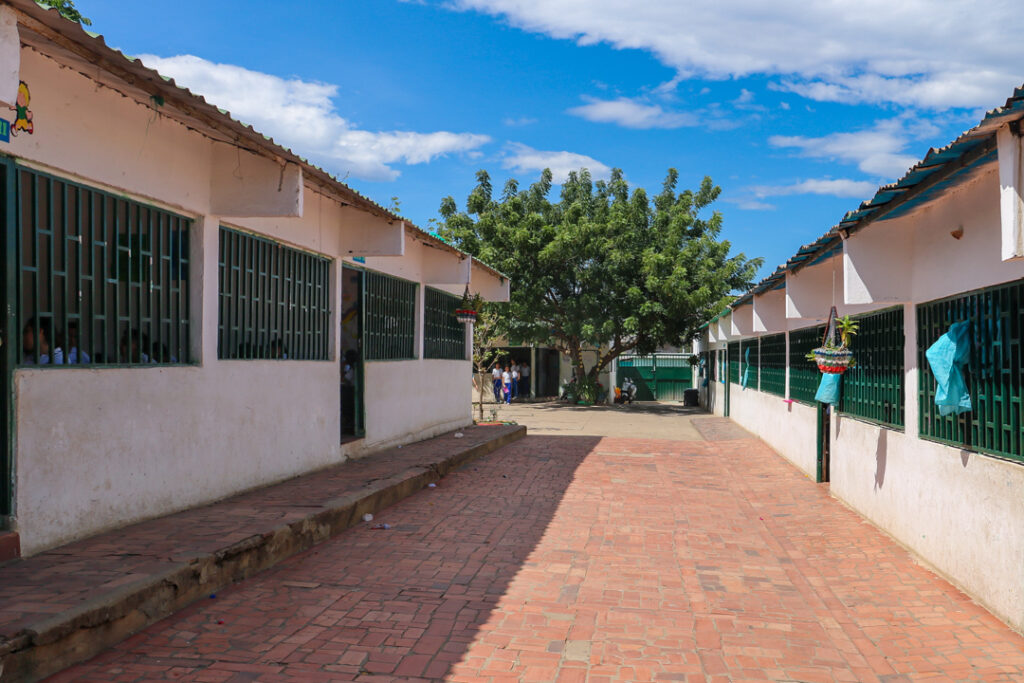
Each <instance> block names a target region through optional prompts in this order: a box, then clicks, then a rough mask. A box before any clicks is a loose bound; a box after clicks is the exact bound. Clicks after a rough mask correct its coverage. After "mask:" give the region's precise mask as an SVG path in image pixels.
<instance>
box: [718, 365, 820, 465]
mask: <svg viewBox="0 0 1024 683" xmlns="http://www.w3.org/2000/svg"><path fill="white" fill-rule="evenodd" d="M752 383H753V382H752ZM730 388H731V393H730V395H729V417H731V418H732V419H733V420H735V421H736V423H737V424H739V425H741V426H742V427H743V428H744V429H747V430H749V431H750V432H751V433H753V434H756V435H757V436H759V437H760V438H761V439H763V440H764V442H765V443H767V444H768V445H769V446H771V447H772V448H774V449H775V450H776V451H778V452H779V453H780V454H781V455H782V456H783V457H784V458H786V460H789V461H790V462H791V463H793V464H794V465H796V466H797V467H798V468H800V470H801V471H803V472H804V473H805V474H806V475H807V476H809V477H811V478H812V479H813V478H814V477H815V476H816V474H817V467H818V450H817V422H816V421H817V414H818V413H817V408H816V407H815V406H811V405H806V404H804V403H800V402H798V401H787V400H786V399H783V398H782V397H781V396H775V395H774V394H769V393H766V392H763V391H757V390H756V389H751V388H748V389H746V390H744V389H743V387H741V386H740V385H739V384H733V385H732V386H731V387H730Z"/></svg>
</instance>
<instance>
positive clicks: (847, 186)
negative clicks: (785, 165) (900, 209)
mask: <svg viewBox="0 0 1024 683" xmlns="http://www.w3.org/2000/svg"><path fill="white" fill-rule="evenodd" d="M749 189H750V191H751V192H752V193H753V194H754V196H755V197H757V198H758V199H764V198H765V197H783V196H786V195H792V194H821V195H829V196H832V197H852V198H854V199H867V198H868V197H872V196H874V194H875V191H876V190H877V189H878V186H877V185H875V184H874V183H872V182H870V181H868V180H850V179H848V178H834V179H833V178H812V179H809V180H801V181H799V182H796V183H793V184H791V185H755V186H754V187H751V188H749Z"/></svg>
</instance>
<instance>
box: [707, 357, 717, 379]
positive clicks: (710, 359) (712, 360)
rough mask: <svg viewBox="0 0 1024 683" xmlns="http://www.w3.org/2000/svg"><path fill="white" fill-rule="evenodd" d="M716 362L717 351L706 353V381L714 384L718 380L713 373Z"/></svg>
mask: <svg viewBox="0 0 1024 683" xmlns="http://www.w3.org/2000/svg"><path fill="white" fill-rule="evenodd" d="M716 360H718V351H708V381H710V382H714V381H715V380H717V379H718V377H717V373H716V372H715V361H716Z"/></svg>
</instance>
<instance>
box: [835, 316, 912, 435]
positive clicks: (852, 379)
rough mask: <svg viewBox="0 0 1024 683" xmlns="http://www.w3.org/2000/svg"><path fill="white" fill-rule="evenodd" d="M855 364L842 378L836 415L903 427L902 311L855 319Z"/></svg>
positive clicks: (852, 342)
mask: <svg viewBox="0 0 1024 683" xmlns="http://www.w3.org/2000/svg"><path fill="white" fill-rule="evenodd" d="M857 321H858V322H859V323H860V329H859V331H858V332H857V335H856V336H855V337H854V338H853V340H852V341H851V342H850V346H851V347H852V349H853V358H854V360H855V361H856V365H854V367H852V368H850V369H849V370H847V371H846V373H845V374H844V375H843V390H842V398H841V400H840V402H839V412H841V413H843V414H846V415H852V416H854V417H859V418H863V419H865V420H870V421H871V422H877V423H879V424H882V425H886V426H889V427H897V428H902V427H903V400H904V398H903V374H904V363H903V348H904V344H905V341H904V335H903V308H902V307H900V308H893V309H889V310H887V311H880V312H877V313H870V314H867V315H862V316H857Z"/></svg>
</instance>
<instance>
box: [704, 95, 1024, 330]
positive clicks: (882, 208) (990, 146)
mask: <svg viewBox="0 0 1024 683" xmlns="http://www.w3.org/2000/svg"><path fill="white" fill-rule="evenodd" d="M1022 119H1024V86H1022V87H1019V88H1016V89H1014V91H1013V95H1012V96H1011V97H1010V98H1008V99H1007V100H1006V104H1004V105H1003V106H1002V107H997V108H995V109H992V110H990V111H988V112H987V113H986V114H985V116H984V118H983V119H982V120H981V122H980V123H979V124H978V125H976V126H974V127H973V128H971V129H969V130H967V131H965V132H964V133H962V134H961V135H960V136H959V137H957V138H956V139H955V140H953V141H952V142H951V143H949V144H948V145H946V146H945V147H941V148H938V149H935V148H932V149H930V150H928V153H927V154H926V155H925V156H924V158H923V159H922V160H921V161H919V162H918V163H917V164H915V165H914V166H913V167H911V168H910V169H909V170H908V171H907V172H906V173H905V174H904V175H903V177H902V178H900V179H899V180H897V181H896V182H894V183H890V184H888V185H883V186H881V187H879V188H878V191H877V192H875V194H874V196H873V197H872V198H871V199H869V200H867V201H865V202H862V203H861V205H860V206H859V207H858V208H857V209H855V210H853V211H849V212H847V214H846V215H845V216H843V219H842V220H841V221H840V222H839V224H838V225H836V226H834V227H833V228H831V229H830V230H829V231H828V232H826V233H825V234H824V235H822V236H821V237H819V238H818V239H817V240H815V241H814V242H811V243H810V244H805V245H804V246H802V247H800V248H799V249H798V250H797V252H796V254H794V255H793V256H792V257H791V258H790V259H789V260H788V261H786V263H785V264H784V265H781V266H779V267H778V268H776V269H775V271H774V272H773V273H772V274H771V275H769V276H768V277H766V278H764V279H763V280H761V281H760V282H759V283H757V284H756V285H754V286H753V287H751V288H750V289H749V290H748V291H747V292H745V293H744V294H742V295H740V296H739V297H738V298H737V299H736V301H734V302H733V306H735V305H737V303H738V302H742V301H744V300H746V299H747V298H751V297H753V295H755V294H759V293H761V292H764V291H769V290H773V289H781V288H782V287H784V286H785V282H786V279H785V276H786V273H787V272H791V271H794V270H796V269H799V268H803V267H806V266H810V265H814V264H817V263H820V262H822V261H824V260H825V259H827V258H830V257H832V256H834V255H836V254H838V253H840V251H841V249H842V241H841V240H842V238H841V236H840V231H845V232H847V233H848V234H853V233H855V232H856V231H857V230H860V229H862V228H864V227H867V226H868V225H869V224H870V223H872V222H874V221H877V220H880V219H882V218H886V219H890V218H896V217H898V216H903V215H906V214H908V213H910V212H911V211H914V210H915V209H917V208H919V207H920V206H922V205H923V204H926V203H928V202H930V201H933V200H935V199H937V198H938V197H939V196H941V195H942V194H944V193H945V192H947V191H949V190H950V189H952V188H954V187H956V186H957V185H960V184H962V183H965V182H967V181H968V180H970V179H971V178H972V177H974V175H975V173H977V171H978V170H979V169H980V168H982V167H983V166H986V165H988V164H990V163H993V162H995V161H996V160H997V152H996V143H995V132H996V130H997V129H998V128H999V127H1000V126H1002V125H1003V124H1005V123H1007V122H1009V121H1015V120H1016V121H1019V120H1022ZM719 317H720V316H719ZM716 319H717V318H716Z"/></svg>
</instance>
